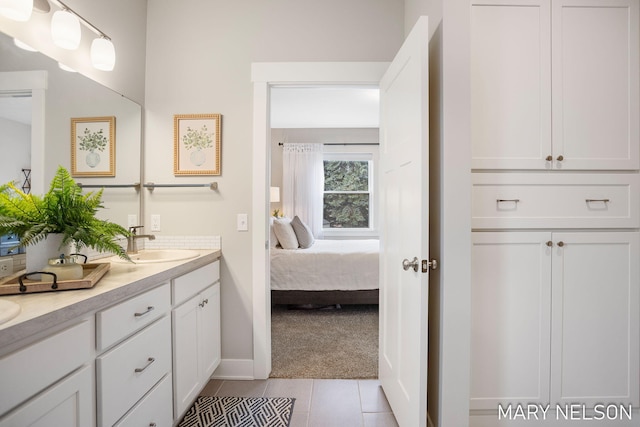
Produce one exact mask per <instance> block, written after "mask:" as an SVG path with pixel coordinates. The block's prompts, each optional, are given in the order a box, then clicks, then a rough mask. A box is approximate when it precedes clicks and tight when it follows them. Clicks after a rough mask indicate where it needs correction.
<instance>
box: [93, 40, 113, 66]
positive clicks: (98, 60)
mask: <svg viewBox="0 0 640 427" xmlns="http://www.w3.org/2000/svg"><path fill="white" fill-rule="evenodd" d="M91 63H92V64H93V66H94V67H95V68H97V69H98V70H102V71H111V70H113V67H114V66H115V65H116V49H115V47H114V46H113V43H112V42H111V40H110V39H108V38H107V37H105V36H100V37H98V38H96V39H94V40H93V42H92V43H91Z"/></svg>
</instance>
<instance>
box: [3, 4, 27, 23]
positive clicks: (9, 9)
mask: <svg viewBox="0 0 640 427" xmlns="http://www.w3.org/2000/svg"><path fill="white" fill-rule="evenodd" d="M32 11H33V0H0V15H2V16H4V17H5V18H9V19H13V20H14V21H21V22H25V21H28V20H29V18H31V12H32Z"/></svg>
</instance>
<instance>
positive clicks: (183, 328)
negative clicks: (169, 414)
mask: <svg viewBox="0 0 640 427" xmlns="http://www.w3.org/2000/svg"><path fill="white" fill-rule="evenodd" d="M199 304H200V296H199V295H196V296H195V297H193V298H191V299H190V300H188V301H187V302H185V303H184V304H182V305H181V306H179V307H178V308H176V309H174V310H173V389H174V399H173V404H174V416H175V417H178V416H181V414H182V412H183V411H185V410H186V409H187V408H188V407H189V405H191V402H192V401H193V399H195V398H196V396H197V395H198V393H200V390H201V389H202V387H204V385H203V384H202V383H201V381H200V377H199V374H198V371H199V369H198V363H199V362H198V347H199V345H200V344H199V343H198V340H199V333H198V312H199V310H200V306H199Z"/></svg>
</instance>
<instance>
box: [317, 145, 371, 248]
mask: <svg viewBox="0 0 640 427" xmlns="http://www.w3.org/2000/svg"><path fill="white" fill-rule="evenodd" d="M322 160H323V168H324V161H366V162H368V163H369V182H368V188H369V190H368V191H324V188H323V191H322V195H323V204H322V211H323V213H324V195H325V194H369V227H362V228H325V227H324V226H323V228H322V230H323V234H324V236H325V237H335V238H340V237H342V238H345V237H378V227H377V197H376V196H377V195H376V189H377V172H378V168H377V166H378V165H377V163H378V147H377V146H373V145H365V144H361V145H358V144H354V145H348V146H347V145H329V144H325V146H324V153H323V158H322ZM323 223H324V215H323Z"/></svg>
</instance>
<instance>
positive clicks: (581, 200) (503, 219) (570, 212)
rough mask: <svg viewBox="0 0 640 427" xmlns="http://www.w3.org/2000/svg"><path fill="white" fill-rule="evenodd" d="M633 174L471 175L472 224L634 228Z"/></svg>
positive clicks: (635, 188)
mask: <svg viewBox="0 0 640 427" xmlns="http://www.w3.org/2000/svg"><path fill="white" fill-rule="evenodd" d="M638 177H639V175H637V174H561V173H558V174H556V173H548V174H547V173H545V174H534V173H532V174H484V173H476V174H473V178H472V180H473V189H472V222H471V225H472V227H473V228H474V229H483V228H541V227H543V228H554V227H555V228H636V227H638V226H639V225H640V215H639V212H638V211H639V208H638V203H639V198H638V189H639V186H638Z"/></svg>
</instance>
